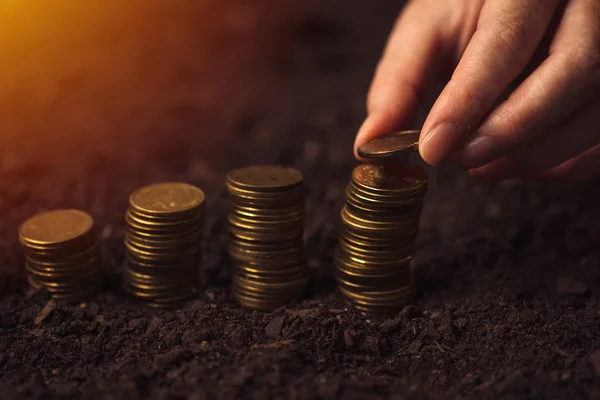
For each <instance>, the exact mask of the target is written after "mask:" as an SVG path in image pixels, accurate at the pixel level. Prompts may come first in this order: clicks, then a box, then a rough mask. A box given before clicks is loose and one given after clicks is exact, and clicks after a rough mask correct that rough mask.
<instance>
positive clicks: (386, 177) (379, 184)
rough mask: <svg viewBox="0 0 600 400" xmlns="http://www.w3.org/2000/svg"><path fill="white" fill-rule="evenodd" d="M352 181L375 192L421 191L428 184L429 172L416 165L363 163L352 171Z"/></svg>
mask: <svg viewBox="0 0 600 400" xmlns="http://www.w3.org/2000/svg"><path fill="white" fill-rule="evenodd" d="M352 181H353V182H354V183H356V184H357V185H359V186H360V187H361V188H363V189H365V190H367V191H372V192H375V193H410V192H416V193H420V192H421V191H422V190H423V189H424V186H425V185H426V184H427V172H426V171H425V170H424V169H423V168H421V167H418V166H415V165H403V166H397V165H393V166H389V165H383V164H362V165H359V166H358V167H356V168H355V169H354V171H353V172H352Z"/></svg>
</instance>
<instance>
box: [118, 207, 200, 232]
mask: <svg viewBox="0 0 600 400" xmlns="http://www.w3.org/2000/svg"><path fill="white" fill-rule="evenodd" d="M125 222H126V223H127V225H128V227H129V229H130V230H133V231H136V232H137V231H139V232H143V233H149V234H168V233H171V234H173V233H180V232H181V234H184V233H188V232H189V231H193V230H196V229H200V226H201V219H200V218H194V219H188V220H183V221H178V222H149V221H144V220H141V219H139V218H136V217H134V216H133V215H131V213H129V212H128V213H127V214H125Z"/></svg>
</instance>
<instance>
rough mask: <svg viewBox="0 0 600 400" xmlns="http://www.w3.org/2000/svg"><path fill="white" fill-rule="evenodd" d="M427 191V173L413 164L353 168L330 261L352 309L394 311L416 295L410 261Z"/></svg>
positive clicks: (379, 313) (367, 311)
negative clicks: (333, 261)
mask: <svg viewBox="0 0 600 400" xmlns="http://www.w3.org/2000/svg"><path fill="white" fill-rule="evenodd" d="M426 190H427V174H426V172H425V170H423V169H422V168H419V167H416V166H402V167H401V166H397V165H396V166H385V165H380V164H364V165H360V166H358V167H357V168H355V170H354V171H353V174H352V181H351V183H350V184H349V185H348V186H347V188H346V204H345V206H344V207H343V209H342V212H341V217H342V228H341V235H340V241H339V245H338V248H337V249H336V253H335V266H336V278H337V281H338V284H339V289H340V292H341V293H342V295H343V296H344V297H345V298H346V300H347V301H348V302H350V303H351V304H352V305H353V306H354V307H355V308H356V309H357V310H359V311H361V312H364V313H368V314H377V315H389V314H394V313H396V312H398V311H399V310H400V309H401V308H402V307H403V306H404V305H406V304H407V303H409V302H410V301H412V300H413V299H414V297H415V296H416V288H415V285H414V282H413V278H412V274H411V270H410V261H411V258H412V256H413V253H414V251H415V239H416V236H417V232H418V229H419V217H420V213H421V209H422V205H423V197H424V196H425V193H426Z"/></svg>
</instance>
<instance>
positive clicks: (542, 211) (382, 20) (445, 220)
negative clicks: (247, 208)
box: [0, 0, 600, 400]
mask: <svg viewBox="0 0 600 400" xmlns="http://www.w3.org/2000/svg"><path fill="white" fill-rule="evenodd" d="M25 3H28V2H23V4H25ZM69 3H71V4H70V5H69ZM94 3H95V2H78V1H72V2H68V1H60V2H59V1H57V2H53V3H52V4H53V6H52V7H50V6H46V7H44V6H40V7H42V8H41V9H35V8H34V7H33V6H32V5H29V6H26V5H22V6H20V5H17V4H21V3H19V2H14V4H15V6H14V9H10V8H7V7H5V8H4V9H3V8H2V5H0V27H2V29H3V30H2V32H5V33H6V34H2V35H0V59H1V60H2V62H1V63H0V132H1V135H0V146H1V147H0V149H1V151H0V176H2V185H1V187H0V212H1V214H2V225H1V226H0V255H1V257H2V267H3V268H4V271H5V272H7V274H9V275H10V277H11V279H10V280H9V284H8V286H7V291H6V294H5V296H4V298H3V299H2V300H1V302H0V398H2V399H13V398H47V399H49V398H85V399H95V398H109V399H128V400H134V399H146V398H160V399H180V398H181V399H205V398H206V399H210V398H219V399H232V398H244V399H271V398H273V399H279V398H290V399H316V398H344V399H360V398H373V399H378V398H381V399H387V398H394V399H408V398H438V399H449V398H507V399H518V398H568V399H575V398H598V397H599V396H600V377H599V375H600V353H599V352H598V351H600V338H599V332H600V308H599V307H598V296H599V294H600V213H599V212H598V204H600V188H599V186H598V181H596V182H590V183H587V184H582V185H578V186H573V187H558V186H554V187H553V186H542V185H530V186H523V185H516V184H500V185H491V184H481V183H477V182H474V181H471V180H469V179H468V177H466V176H465V174H463V173H461V172H458V171H456V170H454V169H453V168H452V167H450V166H444V167H442V168H440V169H438V170H436V171H433V172H434V175H432V181H433V183H432V185H431V189H430V191H429V194H428V198H427V205H426V209H425V210H424V213H423V217H422V230H421V235H420V239H419V249H418V255H417V259H416V260H415V261H416V262H415V269H416V276H417V280H418V287H419V289H420V296H419V298H418V300H417V301H416V303H415V305H412V306H409V307H406V308H405V309H404V310H403V311H402V312H400V313H399V314H398V315H397V316H396V317H394V318H391V319H388V320H384V321H375V320H371V319H369V318H366V317H363V316H361V315H360V314H358V313H357V312H355V311H353V310H351V309H349V308H348V307H347V306H345V305H344V303H343V302H342V301H341V298H340V297H339V296H338V295H337V294H336V292H335V285H334V282H333V280H332V277H331V269H332V265H331V257H332V250H333V248H334V245H335V243H336V239H337V232H338V231H337V230H338V226H339V225H338V222H339V217H338V211H339V209H340V207H341V205H342V202H343V195H342V193H343V192H342V190H343V187H344V185H345V184H346V183H347V181H348V179H349V174H350V171H351V169H352V167H353V166H354V165H355V161H354V160H353V157H352V151H351V146H352V141H353V138H354V133H355V132H356V129H357V127H358V126H359V124H360V123H361V119H362V118H363V117H364V102H365V101H364V99H365V93H366V90H367V87H368V83H369V80H370V77H371V74H372V71H373V69H374V66H375V64H376V61H377V58H378V55H379V53H380V52H381V50H382V47H383V45H384V42H385V38H386V35H387V33H388V32H389V30H390V29H391V26H392V23H393V20H394V18H395V16H396V15H397V13H398V11H399V9H400V5H399V3H400V2H397V1H392V0H390V1H383V0H378V1H377V2H375V1H374V2H368V1H359V0H352V1H349V0H346V1H341V0H340V1H326V2H321V1H319V2H317V1H304V0H303V1H298V2H285V3H286V4H285V7H284V6H283V5H281V4H283V2H277V1H268V0H260V1H259V0H245V1H242V0H237V1H233V0H228V1H208V0H206V1H191V0H190V1H181V2H180V1H173V2H167V1H164V2H146V1H142V0H139V1H128V2H123V3H126V4H127V6H125V5H116V4H118V3H120V2H111V3H112V4H113V5H112V6H104V7H94V6H92V4H94ZM317 3H318V4H319V5H318V6H317ZM8 4H13V3H11V2H9V3H8ZM29 4H33V3H29ZM38 4H40V5H41V4H42V2H40V3H38ZM58 4H66V6H64V7H63V6H59V5H58ZM77 4H79V5H77ZM81 4H85V6H82V5H81ZM98 4H99V3H98ZM103 4H107V3H103ZM215 4H217V5H215ZM8 10H10V12H9V11H8ZM1 12H4V14H2V13H1ZM267 162H269V163H271V162H273V163H284V164H287V165H292V166H295V167H297V168H300V169H301V170H302V171H303V172H304V173H305V176H306V182H307V186H308V190H309V204H308V206H309V217H308V222H307V230H306V244H307V251H308V254H309V259H310V266H311V269H312V271H313V273H314V279H313V284H312V286H311V289H310V293H308V294H307V297H306V299H304V300H303V301H301V302H300V303H298V304H296V305H294V306H291V307H288V308H286V309H281V310H278V311H276V312H273V313H259V312H251V311H246V310H242V309H240V308H239V307H238V306H237V305H236V304H235V303H234V302H232V301H230V300H229V297H228V280H229V277H230V265H229V262H228V260H227V257H226V254H225V244H226V231H225V213H226V210H227V202H226V197H225V195H224V185H223V177H224V174H225V173H226V172H227V171H228V170H229V169H231V168H234V167H237V166H241V165H246V164H250V163H267ZM163 180H186V181H189V182H192V183H195V184H198V185H200V186H201V187H203V188H204V189H205V190H206V192H207V193H208V195H209V204H208V207H207V226H206V239H205V258H206V262H205V265H204V269H205V274H204V277H205V280H206V282H207V288H206V290H205V291H203V293H202V294H201V295H200V296H199V297H198V298H197V299H195V300H193V301H190V302H189V303H188V304H187V305H186V306H185V307H184V308H183V309H181V310H175V311H153V310H150V309H146V308H144V307H143V306H141V305H140V304H137V303H135V302H133V301H131V300H130V299H128V298H127V297H126V296H125V295H124V294H123V293H122V292H121V290H120V289H119V286H118V284H117V282H118V278H117V277H118V272H119V270H120V268H121V262H122V260H123V246H122V238H123V225H124V222H123V218H122V216H123V213H124V211H125V208H126V205H127V198H128V195H129V193H130V192H131V191H133V190H134V189H136V188H137V187H139V186H141V185H143V184H146V183H148V182H156V181H163ZM56 207H79V208H82V209H84V210H87V211H89V212H90V213H92V214H93V216H94V217H95V218H96V221H97V223H98V224H99V226H101V227H102V230H103V237H104V238H105V252H106V258H107V265H108V267H109V269H110V272H111V280H110V282H109V283H108V284H107V285H106V287H105V288H104V289H103V290H102V292H101V293H99V294H98V295H97V296H96V297H95V298H94V299H91V300H90V301H89V302H87V303H85V304H81V305H64V304H58V305H54V304H53V303H52V302H49V298H48V295H47V293H44V292H38V293H34V292H32V291H31V290H29V289H27V288H26V286H25V285H24V284H23V282H22V280H20V279H19V276H22V275H21V274H22V267H21V260H20V257H21V256H20V249H19V246H18V243H17V239H16V229H17V226H18V224H19V223H20V222H21V221H22V220H23V219H24V218H26V217H28V216H29V215H31V214H32V213H35V212H38V211H40V210H44V209H49V208H56Z"/></svg>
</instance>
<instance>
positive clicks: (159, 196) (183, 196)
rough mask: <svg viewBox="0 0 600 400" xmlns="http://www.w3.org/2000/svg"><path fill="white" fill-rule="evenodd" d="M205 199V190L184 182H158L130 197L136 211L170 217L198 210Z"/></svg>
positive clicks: (131, 204)
mask: <svg viewBox="0 0 600 400" xmlns="http://www.w3.org/2000/svg"><path fill="white" fill-rule="evenodd" d="M204 201H205V195H204V192H203V191H202V190H201V189H200V188H198V187H196V186H193V185H190V184H188V183H182V182H167V183H157V184H153V185H149V186H146V187H143V188H141V189H138V190H137V191H135V192H134V193H133V194H132V195H131V196H130V198H129V204H130V207H131V208H132V209H133V210H135V212H136V213H138V214H142V215H149V216H152V217H165V218H166V217H169V216H175V215H181V214H190V213H194V211H197V210H198V209H199V208H200V207H201V206H202V205H203V204H204Z"/></svg>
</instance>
